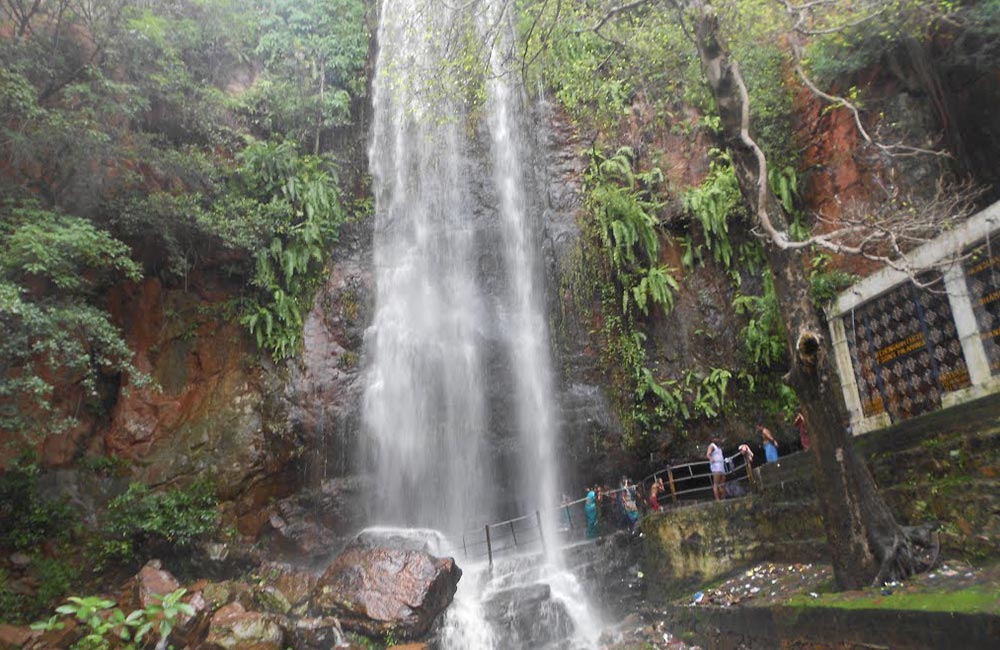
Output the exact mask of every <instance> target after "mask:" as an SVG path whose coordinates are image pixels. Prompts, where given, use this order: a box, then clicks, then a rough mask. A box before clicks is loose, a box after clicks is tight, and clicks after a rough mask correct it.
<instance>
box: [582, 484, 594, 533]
mask: <svg viewBox="0 0 1000 650" xmlns="http://www.w3.org/2000/svg"><path fill="white" fill-rule="evenodd" d="M583 511H584V512H585V513H586V515H587V538H588V539H594V538H595V537H597V495H596V494H594V491H593V490H590V491H589V492H587V501H586V502H585V503H584V504H583Z"/></svg>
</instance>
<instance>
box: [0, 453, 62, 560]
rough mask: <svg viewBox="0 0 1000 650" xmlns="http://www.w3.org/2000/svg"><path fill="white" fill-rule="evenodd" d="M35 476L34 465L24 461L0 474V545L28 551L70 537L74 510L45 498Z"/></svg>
mask: <svg viewBox="0 0 1000 650" xmlns="http://www.w3.org/2000/svg"><path fill="white" fill-rule="evenodd" d="M38 476H39V468H38V466H37V465H36V464H33V463H24V462H18V463H16V464H15V465H14V466H13V467H11V468H10V469H8V470H7V471H6V472H3V473H2V474H0V546H3V547H6V548H13V549H19V550H30V549H34V548H36V547H38V546H39V545H41V544H42V543H43V542H46V541H57V542H58V541H65V540H67V539H69V536H70V535H71V534H72V532H73V529H74V524H73V522H75V521H76V520H77V515H76V513H75V511H74V510H73V509H72V507H70V505H69V504H68V503H66V502H65V501H60V500H56V499H49V498H46V497H45V496H44V495H43V494H42V491H41V490H40V489H39V486H38Z"/></svg>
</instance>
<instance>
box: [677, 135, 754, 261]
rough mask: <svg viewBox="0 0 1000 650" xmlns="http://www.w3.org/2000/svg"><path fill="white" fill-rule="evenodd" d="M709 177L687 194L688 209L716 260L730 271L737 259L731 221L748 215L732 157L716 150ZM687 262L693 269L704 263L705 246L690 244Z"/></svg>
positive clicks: (685, 200)
mask: <svg viewBox="0 0 1000 650" xmlns="http://www.w3.org/2000/svg"><path fill="white" fill-rule="evenodd" d="M712 156H713V160H712V163H711V167H710V168H709V172H708V176H706V177H705V180H704V181H703V182H702V184H701V185H700V186H698V187H696V188H693V189H690V190H688V191H687V192H686V193H685V194H684V209H685V210H687V211H688V213H689V214H691V216H692V217H693V218H694V219H695V220H696V221H697V223H698V224H699V225H700V226H701V231H702V235H703V236H704V242H705V243H704V246H705V248H707V249H708V250H709V252H711V253H712V258H713V259H714V260H715V261H716V262H717V263H719V264H721V265H722V266H723V268H726V269H728V268H729V266H730V264H731V263H732V259H733V247H732V244H731V243H730V241H729V220H730V219H731V218H736V217H738V216H742V215H743V214H744V209H743V195H742V194H740V186H739V183H738V182H737V180H736V170H735V169H733V163H732V160H731V159H730V157H729V154H727V153H724V152H721V151H719V150H713V152H712ZM683 259H684V263H685V265H686V266H688V267H689V268H691V267H693V266H694V263H695V261H696V260H697V261H699V262H700V261H701V259H702V254H701V246H700V245H698V246H694V245H692V244H691V243H690V242H689V243H688V246H687V250H686V251H685V255H684V258H683Z"/></svg>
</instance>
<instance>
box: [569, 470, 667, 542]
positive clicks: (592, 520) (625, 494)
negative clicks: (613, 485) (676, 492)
mask: <svg viewBox="0 0 1000 650" xmlns="http://www.w3.org/2000/svg"><path fill="white" fill-rule="evenodd" d="M663 489H664V488H663V479H658V480H656V481H654V482H653V484H652V486H650V490H649V499H648V500H647V499H646V497H645V495H644V494H643V488H642V485H641V484H639V483H635V482H634V481H632V480H631V479H629V478H627V477H623V478H622V481H621V485H620V486H619V487H618V489H614V490H612V489H610V488H608V487H606V486H601V485H595V486H593V487H590V488H588V489H587V498H586V499H585V500H584V504H583V510H584V514H585V515H586V516H587V537H589V538H594V537H597V535H598V531H599V528H600V527H602V526H609V525H611V526H615V527H617V528H627V529H628V530H630V531H634V530H635V525H636V524H637V523H638V522H639V517H640V516H641V515H642V514H644V513H645V512H657V511H659V510H660V503H659V496H660V495H661V494H663Z"/></svg>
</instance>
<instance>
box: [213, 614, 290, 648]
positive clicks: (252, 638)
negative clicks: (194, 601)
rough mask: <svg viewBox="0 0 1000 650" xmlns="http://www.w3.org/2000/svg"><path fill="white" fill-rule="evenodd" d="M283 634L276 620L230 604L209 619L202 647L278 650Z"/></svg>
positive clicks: (267, 615)
mask: <svg viewBox="0 0 1000 650" xmlns="http://www.w3.org/2000/svg"><path fill="white" fill-rule="evenodd" d="M284 639H285V632H284V630H283V629H282V628H281V626H280V625H279V624H278V619H277V617H275V616H273V615H270V614H262V613H260V612H250V611H247V610H246V609H244V608H243V606H242V605H241V604H239V603H230V604H228V605H226V606H224V607H223V608H222V609H220V610H219V611H217V612H215V615H214V616H213V617H212V623H211V626H210V627H209V629H208V637H207V638H206V639H205V643H204V645H203V646H202V647H203V648H211V649H212V650H216V649H217V648H224V649H225V650H282V648H283V647H284V646H283V645H282V644H283V642H284Z"/></svg>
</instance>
